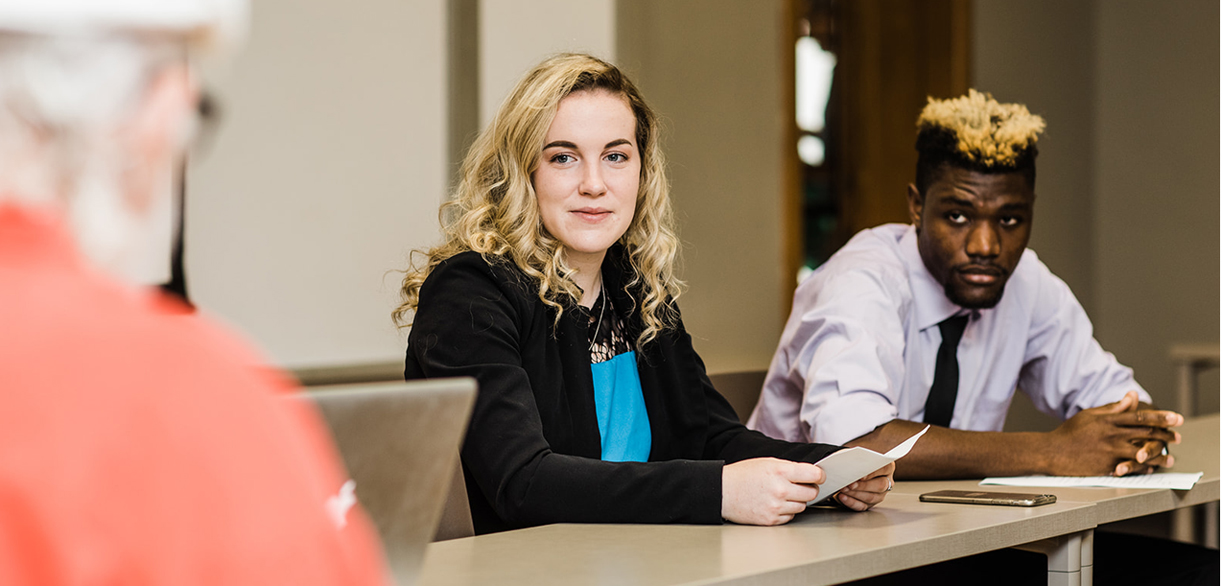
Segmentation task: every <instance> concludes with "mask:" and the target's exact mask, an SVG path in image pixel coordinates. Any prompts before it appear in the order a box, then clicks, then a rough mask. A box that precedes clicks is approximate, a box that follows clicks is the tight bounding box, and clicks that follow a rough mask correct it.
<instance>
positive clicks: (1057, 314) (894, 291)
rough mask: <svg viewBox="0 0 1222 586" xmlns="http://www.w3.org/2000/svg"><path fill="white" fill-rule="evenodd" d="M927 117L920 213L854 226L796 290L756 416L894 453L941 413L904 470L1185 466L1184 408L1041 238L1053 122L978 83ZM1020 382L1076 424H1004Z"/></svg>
mask: <svg viewBox="0 0 1222 586" xmlns="http://www.w3.org/2000/svg"><path fill="white" fill-rule="evenodd" d="M917 127H918V130H919V133H918V137H917V144H916V148H917V151H918V153H919V155H918V161H917V172H916V183H915V184H910V185H909V186H908V208H909V215H910V218H911V222H912V224H911V225H901V224H890V225H885V226H880V227H877V228H873V229H869V230H865V231H863V232H861V233H859V234H857V235H856V236H855V237H854V238H853V239H852V240H850V241H849V243H848V244H846V245H845V246H844V248H842V249H841V250H840V251H838V252H837V253H836V254H835V255H833V256H832V258H831V259H829V260H828V262H827V263H826V264H824V265H823V266H822V267H820V268H819V269H818V270H817V271H815V273H814V274H813V275H812V276H811V277H810V278H808V279H807V280H806V281H805V282H803V283H802V284H801V285H800V286H799V287H798V290H797V292H796V293H795V295H794V306H793V313H792V314H791V315H790V318H789V323H788V324H787V325H786V327H785V331H784V334H783V335H782V338H781V342H780V346H779V347H778V349H777V353H776V356H775V357H774V358H773V361H772V366H771V369H770V370H769V373H768V376H767V379H766V380H765V383H764V389H763V392H762V395H761V397H760V401H759V404H758V405H757V406H756V408H755V412H754V413H753V414H752V415H751V418H750V420H749V422H748V426H749V427H751V428H753V429H758V430H760V431H763V432H764V433H766V434H768V435H772V436H774V437H778V438H782V439H788V440H793V441H799V440H805V441H817V442H825V443H833V444H846V445H862V446H866V447H869V448H872V449H875V450H879V451H882V450H886V449H889V448H890V447H892V446H894V445H896V444H898V443H899V442H900V441H902V440H903V439H904V438H906V437H908V436H910V435H911V434H913V433H915V432H916V431H918V430H920V429H921V428H922V427H924V425H925V424H926V423H928V424H932V425H933V427H932V428H931V429H930V431H929V433H928V434H926V435H925V437H924V438H923V439H922V440H921V441H920V442H918V443H917V445H916V447H915V449H913V451H912V452H911V453H910V454H909V455H908V456H907V457H905V458H904V459H903V460H901V461H900V462H897V468H896V477H897V478H972V477H983V476H1012V475H1026V474H1054V475H1076V476H1086V475H1104V474H1116V475H1124V474H1133V473H1141V472H1147V471H1151V470H1153V469H1154V468H1156V467H1165V466H1171V465H1172V464H1173V463H1174V457H1173V456H1171V455H1170V454H1169V453H1168V451H1167V446H1168V445H1169V444H1174V443H1177V442H1178V441H1179V436H1178V434H1177V433H1176V432H1174V431H1173V430H1171V429H1170V428H1172V427H1175V426H1177V425H1180V424H1181V423H1182V422H1183V418H1182V417H1181V416H1180V415H1178V414H1176V413H1172V412H1169V411H1160V410H1154V409H1151V408H1150V407H1149V405H1148V403H1149V402H1150V397H1149V395H1148V394H1147V393H1146V392H1145V391H1144V390H1143V389H1142V388H1141V387H1140V386H1139V385H1138V384H1137V383H1136V382H1135V381H1134V380H1133V376H1132V371H1131V370H1130V369H1128V368H1126V367H1124V366H1122V365H1120V364H1119V363H1117V361H1116V359H1115V357H1113V356H1112V355H1111V354H1110V353H1108V352H1105V351H1104V350H1103V349H1102V348H1101V347H1100V346H1099V343H1098V342H1096V341H1095V339H1094V338H1093V336H1092V329H1091V323H1090V320H1089V319H1088V318H1087V316H1086V313H1085V312H1084V311H1083V310H1082V307H1081V305H1079V303H1078V301H1077V300H1076V299H1075V298H1074V296H1073V294H1072V293H1071V292H1070V290H1069V288H1068V287H1067V286H1066V285H1065V283H1064V282H1063V281H1061V280H1060V279H1058V278H1057V277H1056V276H1055V275H1053V274H1052V273H1051V272H1050V271H1049V270H1048V268H1047V267H1046V266H1044V264H1043V263H1041V262H1040V260H1039V258H1037V257H1036V255H1035V253H1034V252H1032V251H1030V250H1027V240H1028V238H1029V236H1030V233H1031V223H1032V220H1033V219H1034V212H1035V158H1036V153H1037V151H1036V140H1037V136H1038V134H1039V133H1040V132H1041V131H1042V130H1043V128H1044V121H1043V119H1041V118H1040V117H1039V116H1035V115H1032V114H1030V113H1029V112H1028V111H1027V108H1026V107H1025V106H1022V105H1019V104H999V103H997V102H996V101H995V100H993V99H992V97H991V96H988V95H987V94H981V93H978V92H976V91H975V90H972V91H970V92H969V94H968V95H967V96H963V97H960V98H955V99H950V100H933V99H930V101H929V104H928V106H926V108H925V109H924V111H922V113H921V115H920V118H919V120H918V121H917ZM1016 387H1017V388H1018V389H1021V390H1022V391H1023V392H1025V393H1026V394H1027V395H1028V396H1029V397H1031V399H1032V401H1033V402H1034V403H1035V405H1036V407H1038V408H1039V409H1040V410H1041V411H1043V412H1045V413H1048V414H1050V415H1054V416H1056V417H1059V418H1061V419H1063V420H1064V423H1063V424H1061V426H1060V427H1058V428H1057V429H1056V430H1054V431H1051V432H1048V433H1002V432H1001V429H1002V424H1003V423H1004V421H1005V416H1006V410H1007V409H1008V407H1009V405H1010V400H1011V398H1012V396H1013V393H1014V391H1015V389H1016Z"/></svg>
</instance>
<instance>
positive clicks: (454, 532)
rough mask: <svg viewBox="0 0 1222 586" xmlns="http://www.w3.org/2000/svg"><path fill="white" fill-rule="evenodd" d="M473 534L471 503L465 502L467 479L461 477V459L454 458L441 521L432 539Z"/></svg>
mask: <svg viewBox="0 0 1222 586" xmlns="http://www.w3.org/2000/svg"><path fill="white" fill-rule="evenodd" d="M472 535H475V525H474V524H473V523H472V521H471V503H469V502H467V480H466V478H464V477H463V473H462V461H461V460H460V459H459V458H455V459H454V477H453V478H451V479H450V491H449V493H448V494H447V495H446V505H445V508H444V509H442V510H441V522H440V523H438V524H437V533H436V534H435V535H433V541H445V540H447V539H457V538H459V537H471V536H472Z"/></svg>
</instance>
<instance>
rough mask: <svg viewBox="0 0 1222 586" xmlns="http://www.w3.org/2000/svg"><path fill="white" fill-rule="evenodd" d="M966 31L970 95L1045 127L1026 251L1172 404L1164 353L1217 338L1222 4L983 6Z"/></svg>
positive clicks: (1211, 377) (1210, 393) (1210, 378)
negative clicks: (1019, 107)
mask: <svg viewBox="0 0 1222 586" xmlns="http://www.w3.org/2000/svg"><path fill="white" fill-rule="evenodd" d="M973 24H974V39H973V42H974V45H975V54H974V56H975V61H974V72H973V73H974V79H975V81H974V85H975V86H976V87H979V88H981V89H986V90H989V91H992V92H994V93H995V94H996V95H997V97H998V98H1000V99H1004V100H1013V101H1021V102H1024V103H1026V104H1028V105H1029V106H1030V107H1031V108H1032V110H1034V111H1035V112H1037V113H1040V114H1042V115H1044V116H1045V117H1046V118H1047V120H1048V130H1047V132H1046V133H1045V135H1044V137H1043V138H1042V139H1041V140H1040V161H1039V175H1038V179H1037V182H1036V183H1037V186H1036V191H1037V200H1036V201H1037V204H1036V210H1037V213H1036V221H1035V231H1034V233H1033V235H1032V240H1031V247H1032V248H1033V249H1034V250H1035V251H1036V252H1038V253H1039V255H1040V258H1042V259H1043V260H1044V261H1045V262H1046V263H1047V264H1048V265H1049V267H1050V268H1052V270H1053V271H1054V272H1055V273H1057V274H1058V275H1059V276H1061V277H1062V278H1063V279H1064V280H1065V281H1066V282H1067V283H1069V285H1070V287H1071V288H1073V290H1074V292H1075V293H1076V294H1077V295H1078V297H1079V299H1080V300H1081V301H1082V303H1083V305H1084V306H1085V307H1086V309H1087V312H1088V313H1089V314H1090V316H1091V318H1092V320H1093V321H1094V324H1095V327H1096V332H1095V333H1096V337H1097V338H1098V339H1099V341H1100V342H1101V343H1102V344H1103V346H1104V348H1106V349H1108V350H1110V351H1112V352H1113V353H1115V354H1116V356H1117V357H1118V358H1119V359H1120V360H1121V361H1122V362H1124V363H1125V364H1128V365H1130V366H1132V367H1133V368H1134V370H1135V373H1136V375H1137V379H1138V381H1139V382H1141V383H1142V384H1143V386H1145V387H1146V388H1147V389H1148V390H1150V392H1151V394H1152V395H1153V396H1154V398H1155V401H1156V402H1157V403H1159V404H1161V405H1168V406H1174V404H1175V399H1174V397H1175V394H1174V393H1175V391H1174V388H1175V387H1174V385H1175V382H1176V381H1175V378H1174V372H1173V371H1172V366H1171V362H1170V360H1169V358H1168V356H1167V352H1168V348H1169V347H1170V345H1171V344H1174V343H1181V342H1194V343H1202V342H1209V343H1217V342H1218V320H1219V313H1218V307H1219V300H1218V282H1219V272H1218V266H1219V256H1218V240H1219V231H1218V214H1219V209H1218V201H1219V190H1218V173H1219V168H1218V156H1219V151H1218V122H1219V120H1218V50H1217V47H1218V5H1217V3H1216V2H1211V1H1210V0H1197V1H1182V2H1157V1H1153V0H1130V1H1123V2H1117V1H1111V0H1108V1H1099V0H1073V1H1065V0H1059V1H1052V0H1032V1H1028V2H1007V1H1003V0H977V1H976V4H975V10H974V23H973ZM1202 382H1203V390H1204V391H1205V395H1206V396H1207V397H1208V398H1207V399H1206V400H1205V401H1203V403H1204V406H1205V407H1206V409H1212V410H1216V409H1217V404H1218V398H1217V394H1218V383H1217V372H1216V371H1214V372H1213V373H1211V374H1208V375H1206V376H1205V377H1204V378H1203V380H1202ZM1016 403H1018V404H1017V405H1016V406H1017V407H1018V409H1016V412H1017V414H1019V415H1020V416H1021V417H1020V418H1021V419H1023V420H1024V422H1023V423H1022V424H1020V425H1021V426H1024V427H1026V426H1031V425H1034V426H1036V427H1046V426H1047V425H1049V422H1048V421H1046V420H1045V421H1037V419H1035V418H1029V417H1030V416H1029V414H1030V413H1031V412H1033V411H1032V410H1031V409H1029V408H1028V407H1027V405H1026V404H1025V402H1022V401H1018V402H1016ZM1012 419H1013V418H1012ZM1012 423H1013V421H1012ZM1029 424H1031V425H1029Z"/></svg>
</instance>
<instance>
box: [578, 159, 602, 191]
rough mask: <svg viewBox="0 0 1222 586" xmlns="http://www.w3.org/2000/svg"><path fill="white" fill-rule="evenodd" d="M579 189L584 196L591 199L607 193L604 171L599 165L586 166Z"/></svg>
mask: <svg viewBox="0 0 1222 586" xmlns="http://www.w3.org/2000/svg"><path fill="white" fill-rule="evenodd" d="M578 189H579V190H580V192H581V194H582V195H586V196H590V197H598V196H600V195H603V194H604V193H607V184H606V182H605V181H603V176H602V169H600V168H599V166H598V165H585V169H584V170H583V172H582V174H581V185H580V186H578Z"/></svg>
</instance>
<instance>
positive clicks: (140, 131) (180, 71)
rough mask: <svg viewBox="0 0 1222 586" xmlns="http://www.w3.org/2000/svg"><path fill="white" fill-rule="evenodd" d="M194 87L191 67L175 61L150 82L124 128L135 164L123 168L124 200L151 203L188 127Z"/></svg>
mask: <svg viewBox="0 0 1222 586" xmlns="http://www.w3.org/2000/svg"><path fill="white" fill-rule="evenodd" d="M196 97H197V89H196V86H195V83H194V81H193V80H192V77H191V71H190V69H189V68H188V67H187V66H186V65H185V64H183V65H174V66H170V67H166V68H164V69H162V70H161V71H160V72H159V73H158V74H157V75H156V77H155V78H154V79H153V81H152V83H150V84H149V86H148V89H147V91H146V92H145V95H144V96H143V98H142V99H141V103H140V107H139V108H138V109H137V110H136V112H135V113H134V114H133V117H132V118H131V120H130V123H129V124H128V125H127V127H126V128H125V129H124V134H125V135H126V137H125V139H126V141H127V144H128V146H129V148H130V149H131V153H132V156H133V157H134V161H133V162H134V165H133V166H131V167H129V168H128V169H127V170H126V173H127V175H128V177H127V180H128V181H127V190H126V191H125V193H124V196H125V198H126V199H127V203H128V205H129V206H131V207H132V209H133V210H137V211H143V210H144V209H145V208H146V207H148V206H150V205H151V203H152V198H153V197H155V195H154V194H153V191H154V186H155V185H156V178H157V177H159V176H160V174H162V173H164V172H165V171H166V169H168V168H169V167H170V166H171V165H173V164H174V161H175V159H176V158H177V156H178V155H179V154H180V153H179V151H181V150H182V149H183V148H184V146H185V144H186V140H187V138H188V136H189V134H190V131H191V124H192V122H193V118H192V117H193V116H194V110H195V101H196Z"/></svg>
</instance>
